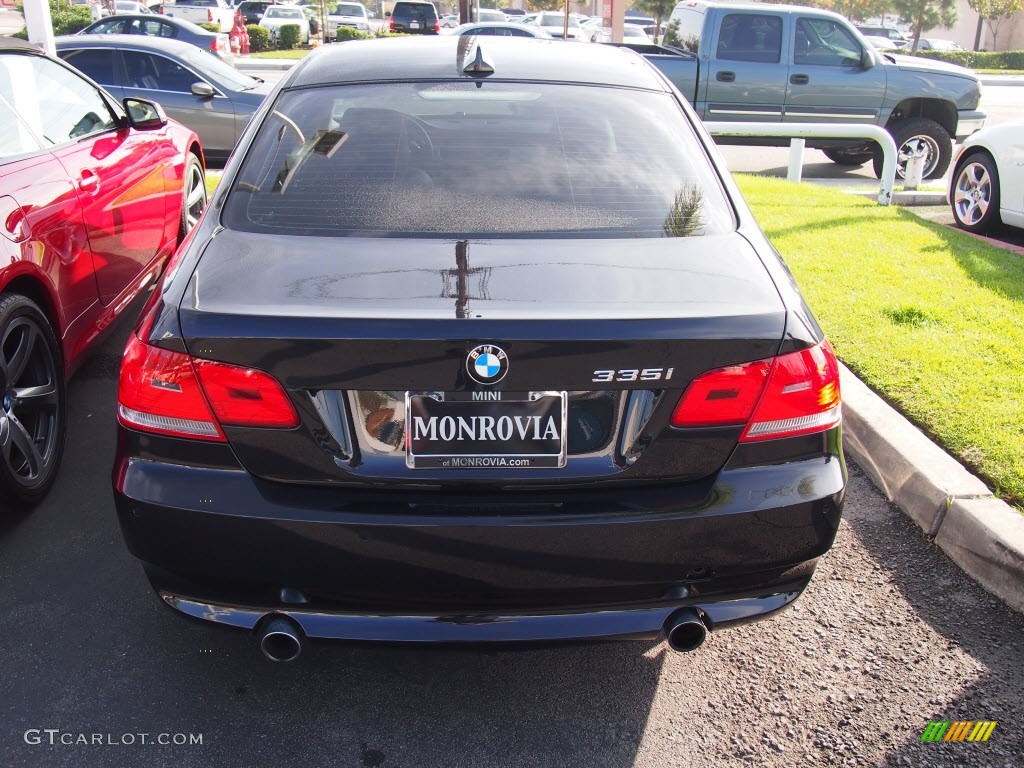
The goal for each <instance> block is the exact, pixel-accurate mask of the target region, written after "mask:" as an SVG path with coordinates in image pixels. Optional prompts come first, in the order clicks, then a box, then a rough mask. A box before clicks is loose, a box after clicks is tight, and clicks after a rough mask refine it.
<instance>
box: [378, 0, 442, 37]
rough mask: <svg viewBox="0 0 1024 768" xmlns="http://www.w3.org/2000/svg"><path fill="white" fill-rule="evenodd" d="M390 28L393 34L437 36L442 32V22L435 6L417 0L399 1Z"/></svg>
mask: <svg viewBox="0 0 1024 768" xmlns="http://www.w3.org/2000/svg"><path fill="white" fill-rule="evenodd" d="M388 26H389V27H390V28H391V31H392V32H406V33H408V34H414V35H415V34H419V35H436V34H438V33H439V32H440V31H441V21H440V19H438V17H437V9H436V8H435V7H434V4H433V3H426V2H416V0H399V2H397V3H395V7H394V8H393V9H392V11H391V23H390V24H389V25H388Z"/></svg>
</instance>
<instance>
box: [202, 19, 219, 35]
mask: <svg viewBox="0 0 1024 768" xmlns="http://www.w3.org/2000/svg"><path fill="white" fill-rule="evenodd" d="M199 26H200V27H202V28H203V29H205V30H206V31H207V32H217V33H220V24H214V23H213V22H212V21H204V22H203V23H202V24H200V25H199Z"/></svg>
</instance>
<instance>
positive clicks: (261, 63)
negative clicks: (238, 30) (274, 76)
mask: <svg viewBox="0 0 1024 768" xmlns="http://www.w3.org/2000/svg"><path fill="white" fill-rule="evenodd" d="M300 61H302V59H251V58H249V57H248V56H235V69H239V70H242V71H244V72H287V71H288V70H289V69H291V68H292V67H294V66H295V65H296V64H298V63H299V62H300Z"/></svg>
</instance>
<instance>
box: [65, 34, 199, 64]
mask: <svg viewBox="0 0 1024 768" xmlns="http://www.w3.org/2000/svg"><path fill="white" fill-rule="evenodd" d="M54 42H55V44H56V46H57V48H133V49H135V50H140V51H159V52H160V53H169V54H172V55H174V54H177V55H178V56H184V55H186V54H188V56H189V58H191V57H192V55H193V53H194V52H195V51H196V50H197V48H196V47H195V46H194V45H192V44H191V43H185V42H182V41H181V40H173V39H170V38H166V37H154V36H152V35H102V34H100V35H61V36H60V37H58V38H56V39H55V41H54Z"/></svg>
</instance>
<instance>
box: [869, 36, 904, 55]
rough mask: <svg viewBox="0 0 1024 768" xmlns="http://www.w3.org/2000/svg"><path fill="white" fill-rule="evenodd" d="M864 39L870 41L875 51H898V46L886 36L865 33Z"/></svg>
mask: <svg viewBox="0 0 1024 768" xmlns="http://www.w3.org/2000/svg"><path fill="white" fill-rule="evenodd" d="M864 39H865V40H867V41H868V42H869V43H871V47H872V48H874V49H875V50H876V51H898V50H899V49H900V47H899V46H898V45H896V43H894V42H893V41H892V40H890V39H889V38H888V37H879V36H878V35H865V37H864Z"/></svg>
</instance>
